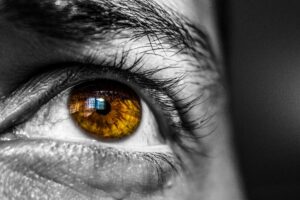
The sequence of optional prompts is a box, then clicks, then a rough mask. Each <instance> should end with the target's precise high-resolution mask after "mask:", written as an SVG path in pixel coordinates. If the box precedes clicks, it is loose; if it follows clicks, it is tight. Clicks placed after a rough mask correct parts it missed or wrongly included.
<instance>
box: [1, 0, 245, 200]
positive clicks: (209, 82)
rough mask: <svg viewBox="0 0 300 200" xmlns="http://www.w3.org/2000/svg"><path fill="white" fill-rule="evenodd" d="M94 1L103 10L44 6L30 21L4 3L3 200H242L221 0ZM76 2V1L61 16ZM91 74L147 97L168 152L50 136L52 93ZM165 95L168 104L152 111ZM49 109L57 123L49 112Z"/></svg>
mask: <svg viewBox="0 0 300 200" xmlns="http://www.w3.org/2000/svg"><path fill="white" fill-rule="evenodd" d="M86 1H90V2H96V3H95V6H96V5H97V6H98V7H97V8H99V11H98V10H97V11H96V12H95V11H93V9H91V7H88V6H86V7H83V6H84V5H85V4H84V3H83V4H81V2H82V1H54V0H53V1H52V0H47V1H45V2H46V4H43V6H38V7H35V8H36V9H41V10H42V9H44V10H43V12H27V10H26V6H24V5H26V2H27V3H28V1H22V0H18V1H15V2H14V3H15V4H14V3H11V2H10V1H4V0H0V10H1V11H0V44H1V49H0V60H1V66H0V76H1V78H0V110H1V111H0V112H1V113H0V115H1V116H0V133H1V135H0V138H1V140H0V171H1V177H0V196H1V199H33V200H34V199H124V200H125V199H170V200H174V199H178V200H183V199H188V200H189V199H191V200H198V199H204V200H215V199H216V200H219V199H222V200H227V199H228V200H239V199H243V198H242V191H241V187H240V182H239V178H238V173H237V169H236V166H235V159H234V155H233V152H232V145H231V138H230V125H229V119H228V113H227V110H226V95H225V91H224V85H223V81H222V80H223V77H222V76H223V73H222V71H223V70H224V69H223V66H222V62H221V60H222V59H221V52H220V43H219V41H218V40H217V34H218V33H217V29H216V23H215V13H214V11H215V7H214V4H213V2H212V1H209V0H184V1H182V0H173V1H171V0H169V1H163V2H164V3H162V2H160V1H157V2H156V1H151V0H148V1H143V0H139V1H131V0H128V1H123V3H124V2H125V4H124V5H123V4H122V1H115V0H114V1H105V0H99V1H97V0H94V1H92V0H86ZM32 2H39V1H34V0H33V1H32ZM41 2H42V1H41ZM74 2H75V3H74ZM78 2H79V3H78ZM109 2H111V5H109V6H108V5H106V4H108V3H109ZM126 2H127V4H126ZM69 3H74V4H72V6H70V9H67V11H68V13H67V15H64V14H65V10H63V9H64V8H68V7H66V6H68V5H69ZM76 3H78V4H76ZM23 4H24V5H23ZM7 5H8V6H7ZM11 5H19V6H16V7H13V6H11ZM33 5H35V4H34V3H33ZM49 5H51V6H52V7H51V6H49ZM122 6H123V7H122ZM126 6H128V7H126ZM7 7H8V8H9V9H10V11H6V10H5V9H7ZM52 8H55V9H56V11H57V12H54V11H51V9H52ZM93 8H94V7H93ZM111 8H114V9H111ZM129 8H130V9H129ZM49 9H50V11H51V12H50V11H49ZM133 9H136V10H135V12H136V14H135V15H132V12H134V11H132V10H133ZM153 9H156V10H153ZM79 12H81V14H82V15H81V16H79V17H78V16H76V14H78V13H79ZM98 12H99V13H98ZM143 12H144V13H146V14H145V15H143ZM86 13H88V14H89V15H86ZM138 13H140V16H137V14H138ZM44 14H45V15H44ZM60 14H61V15H62V16H61V18H60V17H56V16H59V15H60ZM73 14H74V16H76V17H75V18H72V20H69V21H68V20H64V19H65V18H64V17H70V16H71V17H72V16H73ZM92 14H93V15H92ZM94 15H95V16H94ZM97 15H101V17H98V18H97ZM157 15H160V18H157ZM20 16H22V17H21V18H20ZM45 16H46V17H45ZM90 16H93V18H89V17H90ZM38 17H41V19H43V17H44V23H40V22H39V21H38V20H37V19H38ZM147 17H149V19H147ZM47 19H49V20H47ZM50 19H51V20H50ZM91 19H92V21H93V20H94V21H97V22H98V23H97V24H93V23H90V21H89V20H91ZM110 19H111V21H110ZM79 21H80V23H78V24H76V22H79ZM52 22H53V23H52ZM54 22H55V23H54ZM74 22H75V24H74ZM62 24H63V25H62ZM96 26H101V27H100V28H99V27H96ZM162 26H164V27H162ZM57 27H59V28H57ZM95 27H96V28H95ZM120 71H122V73H120ZM146 72H147V73H146ZM128 74H130V76H129V75H128ZM137 76H138V77H139V78H136V77H137ZM91 77H94V78H98V79H101V78H112V79H113V78H114V79H117V80H118V81H120V82H122V83H125V84H129V85H132V88H134V89H136V90H140V92H139V91H137V93H138V94H139V95H140V96H141V97H145V98H144V99H145V102H146V103H147V105H148V106H149V110H151V111H152V112H153V116H155V117H154V118H156V120H157V122H156V123H157V124H158V125H157V126H158V127H160V128H158V130H156V132H157V133H154V132H155V131H152V133H151V134H157V135H159V134H164V133H162V132H165V135H166V136H165V137H166V141H167V142H166V144H167V146H168V147H169V149H171V150H170V151H169V150H168V151H166V150H157V149H151V148H150V147H148V146H142V148H139V149H136V148H133V149H130V150H129V149H128V148H127V146H128V145H127V146H122V142H120V145H119V144H117V145H119V146H113V147H112V146H110V144H103V143H100V142H98V141H94V140H93V141H90V140H87V139H86V138H85V139H84V142H83V139H82V138H80V140H77V141H76V142H73V141H68V137H67V136H65V137H64V139H63V140H62V139H58V138H57V137H55V135H70V134H71V133H70V132H72V131H70V130H71V129H64V131H65V132H64V131H61V132H58V133H59V134H58V133H57V132H55V133H54V131H52V133H53V134H52V133H51V131H47V130H48V129H42V128H44V127H45V126H46V125H45V124H46V123H44V122H46V121H49V120H50V119H54V120H55V119H56V118H57V116H58V115H55V113H56V110H57V109H63V108H64V107H63V106H61V107H59V106H58V105H57V103H61V102H64V101H63V100H62V101H61V102H57V101H56V100H55V96H57V95H58V94H60V93H61V92H63V91H65V90H67V89H68V88H70V87H72V86H74V85H76V84H77V83H78V82H79V81H81V82H82V81H86V80H88V79H91ZM124 77H125V78H124ZM128 77H129V78H128ZM130 77H131V78H130ZM146 80H147V81H146ZM138 83H139V84H140V85H138ZM49 91H52V93H50V92H49ZM53 91H55V92H53ZM149 91H150V92H152V93H148V92H149ZM54 93H55V94H54ZM41 96H46V97H47V99H46V98H44V99H43V100H41ZM62 96H63V95H62ZM51 98H52V99H54V100H53V101H52V100H51ZM160 98H161V99H163V100H161V101H163V102H162V103H161V104H159V103H154V102H156V101H157V100H159V99H160ZM166 99H171V100H170V101H168V102H167V103H165V102H166V101H165V100H166ZM50 100H51V101H50ZM49 101H50V103H48V102H49ZM169 102H171V103H169ZM168 103H169V105H167V106H166V105H165V104H168ZM155 104H157V105H155ZM50 106H53V107H51V108H50ZM56 106H57V107H56ZM160 106H161V107H160ZM164 106H166V107H168V106H169V107H172V108H173V107H174V109H173V110H172V113H174V114H172V117H170V118H172V119H173V121H174V123H173V125H174V124H176V126H175V125H174V127H173V128H171V129H168V128H166V127H164V124H167V123H168V120H166V119H163V118H164V114H162V113H166V115H168V114H169V113H170V112H171V111H169V110H168V109H167V108H165V107H164ZM41 107H42V108H41ZM51 109H52V110H54V111H53V112H48V113H54V114H53V116H52V115H51V116H50V117H49V116H48V117H44V116H45V115H42V114H41V113H43V111H44V110H47V111H48V110H50V111H51ZM40 110H41V111H40ZM57 113H58V111H57ZM147 119H148V118H147ZM149 119H150V118H149ZM151 119H152V118H151ZM36 121H38V122H39V123H38V124H39V125H40V126H38V128H36V127H37V126H35V122H36ZM170 121H172V120H170ZM173 121H172V122H173ZM149 123H150V122H149ZM26 127H29V128H26ZM15 130H22V131H23V132H24V133H25V134H24V135H26V137H25V138H24V135H18V133H19V132H16V131H15ZM36 130H37V131H36ZM50 130H54V129H50ZM55 130H56V129H55ZM171 130H174V131H171ZM22 131H21V132H22ZM31 131H32V132H31ZM33 131H35V132H34V133H35V134H33ZM76 131H77V130H76ZM73 132H75V130H74V131H73ZM168 132H176V133H180V134H182V136H178V135H176V137H175V136H169V135H168V134H169V133H168ZM33 135H35V136H33ZM187 136H189V137H187ZM45 137H46V139H45ZM155 137H156V135H155ZM172 138H173V139H174V138H177V140H176V141H175V140H174V141H172V140H173V139H172ZM139 141H140V140H137V142H136V143H134V144H135V145H136V144H137V143H138V142H139ZM104 143H105V142H104ZM129 144H131V143H129ZM139 145H140V147H141V144H139ZM165 146H166V145H165ZM187 148H188V149H187ZM140 149H143V151H141V150H140ZM157 163H158V164H157Z"/></svg>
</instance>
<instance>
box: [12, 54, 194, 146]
mask: <svg viewBox="0 0 300 200" xmlns="http://www.w3.org/2000/svg"><path fill="white" fill-rule="evenodd" d="M127 56H128V55H127V54H126V53H123V54H122V55H121V58H120V60H119V61H117V57H115V59H114V60H113V62H108V61H102V62H101V63H99V62H98V63H97V62H96V58H95V57H93V56H90V57H88V58H86V59H84V60H82V61H77V62H74V63H60V64H55V65H52V66H54V67H56V68H57V67H58V66H64V68H63V69H58V71H62V70H63V71H64V72H65V74H67V77H66V79H65V80H64V81H63V83H62V84H59V85H57V86H56V87H54V89H50V90H49V91H47V92H46V94H44V95H43V96H41V97H40V100H39V101H38V104H37V105H31V107H32V106H36V107H38V109H39V108H40V107H41V106H42V105H44V104H46V103H47V102H49V101H50V100H51V99H52V98H55V96H57V95H59V93H60V92H63V91H64V90H65V89H67V88H70V87H74V86H75V85H77V84H80V83H82V82H86V81H90V80H93V79H99V78H102V77H99V76H98V77H97V75H98V74H103V73H104V74H106V75H110V76H109V78H111V77H114V79H116V80H119V79H120V78H121V79H123V80H124V82H126V83H128V84H131V85H133V86H134V85H137V86H138V87H137V88H140V89H142V90H146V93H148V95H146V96H151V98H152V99H153V100H154V102H155V103H158V105H159V109H160V110H163V117H165V118H167V120H166V121H167V122H171V123H169V124H167V125H168V126H169V127H170V128H171V129H169V130H170V131H171V133H168V134H165V135H162V136H163V137H165V138H167V139H169V141H170V142H171V143H176V145H178V146H180V147H181V148H182V149H183V150H186V151H191V150H192V151H194V150H195V149H191V148H190V147H188V146H186V145H184V142H183V140H184V139H185V138H188V137H191V138H194V139H197V138H196V136H194V135H193V134H192V132H193V130H194V129H196V128H197V127H196V126H195V124H194V120H193V119H192V120H191V119H189V116H188V110H189V109H190V108H191V107H193V106H194V105H195V104H196V100H192V101H187V99H178V97H177V93H178V92H179V91H175V90H174V89H172V88H176V87H173V86H177V85H179V82H180V81H181V80H182V78H183V77H178V78H175V79H168V80H162V79H157V78H155V79H154V78H153V75H154V74H156V73H158V72H160V71H162V70H163V69H158V68H154V69H151V70H142V67H143V65H144V64H143V57H142V56H141V57H138V58H136V60H135V62H134V63H133V64H131V65H130V66H129V67H126V62H127ZM76 66H77V67H76ZM55 71H56V70H52V72H50V76H51V74H52V75H53V74H58V71H56V73H55ZM97 72H98V74H97ZM46 74H47V73H46ZM46 74H44V76H45V77H47V75H46ZM95 74H97V75H95ZM48 76H49V74H48ZM114 79H113V80H114ZM29 82H30V81H29ZM140 85H142V86H143V88H141V87H140ZM175 96H176V97H177V98H175ZM175 99H176V100H175ZM150 106H151V105H150ZM38 109H37V110H38ZM23 112H26V111H23ZM33 114H34V112H33V113H31V115H30V116H28V117H27V118H25V119H22V121H21V122H19V123H15V124H12V125H11V126H10V128H12V129H13V128H14V127H16V126H17V125H18V124H21V123H24V122H26V121H27V120H28V119H29V118H30V117H31V116H33ZM19 115H20V114H19ZM175 119H177V120H175Z"/></svg>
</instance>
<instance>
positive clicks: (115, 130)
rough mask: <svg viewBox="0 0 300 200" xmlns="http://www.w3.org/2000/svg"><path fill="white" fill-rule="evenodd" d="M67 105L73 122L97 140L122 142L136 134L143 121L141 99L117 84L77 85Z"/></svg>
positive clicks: (127, 88) (104, 82) (102, 82)
mask: <svg viewBox="0 0 300 200" xmlns="http://www.w3.org/2000/svg"><path fill="white" fill-rule="evenodd" d="M68 106H69V112H70V114H71V116H72V118H73V120H74V122H75V123H76V124H77V125H78V126H79V127H80V128H82V129H83V130H84V131H85V132H86V133H87V134H88V135H90V136H92V137H95V138H96V139H122V138H124V137H126V136H129V135H131V134H133V133H134V132H135V130H136V128H137V127H138V126H139V124H140V122H141V115H142V113H141V104H140V99H139V97H138V96H137V94H135V92H134V91H133V90H132V89H130V88H129V87H127V86H126V85H124V84H121V83H118V82H116V81H110V80H96V81H92V82H88V83H83V84H80V85H78V86H77V87H75V88H74V89H72V91H71V93H70V97H69V105H68Z"/></svg>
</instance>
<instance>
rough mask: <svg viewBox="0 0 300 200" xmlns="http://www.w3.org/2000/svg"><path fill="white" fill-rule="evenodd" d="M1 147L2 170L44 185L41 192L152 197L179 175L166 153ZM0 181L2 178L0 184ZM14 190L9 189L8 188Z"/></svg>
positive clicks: (38, 143) (29, 144) (27, 144)
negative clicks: (63, 190)
mask: <svg viewBox="0 0 300 200" xmlns="http://www.w3.org/2000/svg"><path fill="white" fill-rule="evenodd" d="M1 146H2V149H1V151H0V155H1V158H2V159H1V161H0V166H3V168H2V169H5V168H6V167H5V166H6V165H7V166H10V168H9V169H6V170H8V171H11V173H15V174H14V176H15V178H16V179H17V178H19V176H18V173H21V174H23V175H25V176H24V177H26V178H28V179H34V180H35V181H34V182H35V184H42V185H43V184H45V185H44V186H41V185H39V186H38V188H39V189H41V191H45V190H47V189H50V188H54V185H55V184H59V185H61V186H63V187H67V188H71V189H73V190H77V191H78V192H80V193H82V194H84V195H85V196H88V197H91V198H93V197H96V195H99V194H101V196H103V195H108V196H111V195H113V194H116V193H119V194H121V195H123V196H128V195H132V194H131V193H135V194H138V195H143V194H151V193H152V194H155V192H158V191H159V190H162V189H163V188H164V187H165V185H166V184H167V182H168V181H169V180H170V179H172V177H173V176H175V175H177V171H179V164H178V163H177V162H178V161H176V159H175V158H174V157H173V156H172V155H168V154H160V153H149V152H147V153H142V152H140V153H139V152H123V151H118V150H116V149H114V148H101V147H99V146H87V145H81V144H74V143H66V142H58V141H47V140H31V141H25V140H16V141H10V142H4V143H3V142H1ZM18 163H22V165H19V164H18ZM5 174H10V173H5ZM5 179H6V177H1V178H0V182H2V181H3V180H5ZM19 181H21V180H19ZM6 184H9V182H6ZM14 186H15V184H12V185H8V187H7V190H10V189H11V190H13V188H11V187H14ZM36 186H37V185H36ZM21 187H23V188H26V187H28V185H27V184H26V185H24V186H21ZM30 187H31V186H30ZM47 187H48V188H47ZM37 190H38V189H37ZM58 191H59V190H58ZM104 191H105V192H104ZM46 194H47V192H46ZM48 194H49V195H51V193H48ZM57 194H59V192H58V193H57ZM93 195H95V196H93Z"/></svg>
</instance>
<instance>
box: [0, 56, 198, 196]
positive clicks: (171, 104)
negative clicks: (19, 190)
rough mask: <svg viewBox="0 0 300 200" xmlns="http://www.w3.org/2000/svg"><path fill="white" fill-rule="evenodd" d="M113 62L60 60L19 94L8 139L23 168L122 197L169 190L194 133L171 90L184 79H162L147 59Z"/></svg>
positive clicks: (11, 102)
mask: <svg viewBox="0 0 300 200" xmlns="http://www.w3.org/2000/svg"><path fill="white" fill-rule="evenodd" d="M123 56H124V55H123ZM121 60H124V59H121ZM113 63H114V66H109V63H106V62H103V63H101V64H93V62H91V61H89V62H85V63H84V62H82V63H79V62H75V63H74V62H71V63H58V64H55V66H59V67H58V69H57V70H51V71H49V72H45V73H42V74H40V75H37V76H36V77H34V78H31V79H30V80H29V81H28V82H27V83H26V84H23V85H22V86H21V87H20V88H18V89H16V90H15V91H14V92H13V93H12V96H11V97H9V98H8V100H7V102H5V105H8V106H7V107H5V109H4V112H3V113H6V114H7V116H5V119H6V120H8V121H5V120H4V121H2V123H1V132H2V136H1V140H2V141H3V144H5V146H6V147H7V149H10V147H11V146H13V148H11V149H14V154H13V156H14V157H15V158H18V162H19V163H23V170H25V169H30V170H33V171H35V172H36V173H37V174H38V175H39V176H42V177H44V176H46V177H49V178H51V179H52V178H53V179H54V180H55V181H56V182H59V183H63V184H67V185H69V184H71V183H70V180H69V179H71V180H73V179H76V180H77V181H74V182H72V184H73V185H74V187H76V188H78V187H79V188H80V189H81V190H82V191H85V192H86V190H87V188H86V186H84V187H83V186H82V185H80V184H81V183H82V182H84V183H86V182H93V184H94V186H95V187H97V188H98V189H99V188H100V189H103V190H104V191H106V192H107V193H108V194H109V195H121V196H128V195H133V194H135V195H145V194H147V195H149V194H151V193H155V192H157V191H161V190H162V189H163V188H165V187H167V185H168V184H169V183H170V182H171V181H172V180H173V179H174V178H175V177H177V176H179V174H180V173H182V169H181V168H182V167H183V166H182V163H181V162H180V159H179V157H178V156H179V155H178V154H177V153H176V152H175V151H174V150H173V147H174V146H175V145H176V146H180V145H182V144H181V142H180V141H181V140H184V135H183V134H186V135H185V137H187V138H188V136H189V135H188V132H187V128H186V127H182V123H183V122H182V119H181V117H182V116H181V115H180V114H179V113H180V111H182V112H183V111H184V109H186V108H185V107H184V106H182V105H181V107H180V106H179V105H178V103H176V100H175V96H172V95H175V91H173V92H171V91H172V90H171V89H170V86H174V85H175V84H178V83H179V81H180V79H170V80H160V79H155V78H153V75H154V74H155V73H159V72H161V70H158V71H156V70H153V71H149V70H145V69H143V68H141V66H142V62H141V60H139V59H136V61H135V62H133V64H132V65H131V66H129V67H127V68H126V67H125V66H124V65H125V64H124V63H116V62H113ZM99 65H101V66H99ZM151 77H152V78H151ZM182 101H183V100H182ZM182 101H180V100H177V102H181V104H182V103H183V102H182ZM191 103H192V102H187V105H190V104H191ZM180 108H181V109H182V110H180ZM12 117H13V119H14V120H13V121H10V119H12ZM190 138H192V137H191V136H190ZM4 142H5V143H4ZM183 148H188V147H184V146H180V149H183ZM195 150H196V149H195ZM8 152H10V151H8ZM16 152H17V154H16ZM4 154H6V159H10V158H11V157H10V155H9V153H4ZM28 154H29V155H31V156H29V155H28ZM49 154H50V155H49ZM43 156H46V159H45V158H43V159H42V157H43ZM29 158H31V159H29ZM74 161H76V162H74ZM101 163H102V164H101ZM103 163H105V164H103ZM49 166H54V167H53V168H52V169H51V170H50V171H49V170H44V168H48V167H49ZM108 166H110V167H109V169H108V168H107V167H108ZM91 175H92V176H91ZM85 192H84V193H85ZM86 195H87V194H86ZM101 195H103V194H101Z"/></svg>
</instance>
